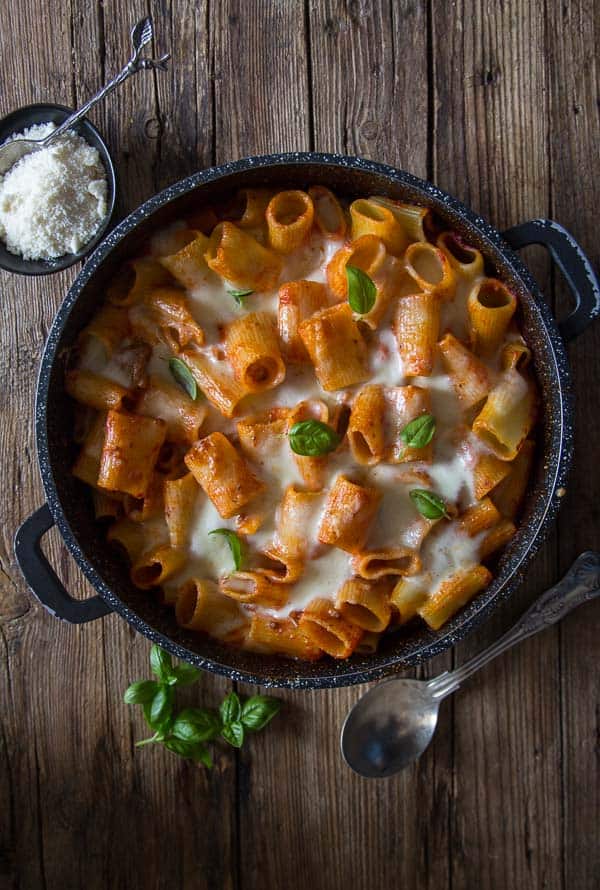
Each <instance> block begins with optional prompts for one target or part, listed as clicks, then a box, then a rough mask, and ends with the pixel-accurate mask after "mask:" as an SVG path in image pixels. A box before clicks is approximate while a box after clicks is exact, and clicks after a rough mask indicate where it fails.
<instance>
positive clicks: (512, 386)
mask: <svg viewBox="0 0 600 890" xmlns="http://www.w3.org/2000/svg"><path fill="white" fill-rule="evenodd" d="M535 415H536V403H535V390H534V387H533V385H532V383H531V381H530V380H526V379H525V378H524V377H523V376H522V375H521V374H519V372H518V371H514V370H509V371H505V372H504V374H503V375H502V376H501V377H500V379H499V381H498V383H497V384H496V386H495V387H494V388H493V389H492V390H491V392H490V393H489V395H488V397H487V400H486V402H485V405H484V406H483V408H482V410H481V412H480V414H478V416H477V417H476V418H475V420H474V421H473V432H474V433H475V434H476V435H477V436H479V438H480V439H481V440H482V441H483V442H484V443H485V444H486V445H487V446H488V448H490V450H491V451H493V452H494V454H495V455H496V456H497V457H499V458H500V459H501V460H513V459H514V458H515V457H516V456H517V454H518V452H519V448H520V447H521V444H522V443H523V442H524V441H525V439H526V438H527V435H528V433H529V431H530V430H531V428H532V426H533V424H534V422H535Z"/></svg>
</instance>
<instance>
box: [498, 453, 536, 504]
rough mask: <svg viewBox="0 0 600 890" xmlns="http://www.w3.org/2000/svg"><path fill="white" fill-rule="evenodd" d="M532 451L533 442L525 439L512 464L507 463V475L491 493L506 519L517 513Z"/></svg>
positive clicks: (530, 462) (527, 476)
mask: <svg viewBox="0 0 600 890" xmlns="http://www.w3.org/2000/svg"><path fill="white" fill-rule="evenodd" d="M534 453H535V442H534V441H533V439H526V440H525V442H523V444H522V446H521V448H520V450H519V453H518V454H517V456H516V458H515V459H514V461H513V462H512V464H507V466H508V468H509V470H510V472H509V474H508V476H507V477H506V479H503V480H502V482H501V483H500V484H499V485H498V487H497V488H496V489H495V490H494V491H493V493H492V500H493V501H494V503H495V504H496V506H497V507H498V509H499V510H500V512H501V513H502V515H503V516H506V517H507V518H508V519H515V518H516V517H517V515H518V513H519V508H520V506H521V502H522V501H523V497H524V495H525V490H526V488H527V483H528V482H529V477H530V475H531V467H532V464H533V456H534Z"/></svg>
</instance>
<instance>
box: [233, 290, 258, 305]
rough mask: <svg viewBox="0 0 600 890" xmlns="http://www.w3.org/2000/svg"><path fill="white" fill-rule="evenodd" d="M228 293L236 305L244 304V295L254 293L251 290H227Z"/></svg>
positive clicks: (247, 295)
mask: <svg viewBox="0 0 600 890" xmlns="http://www.w3.org/2000/svg"><path fill="white" fill-rule="evenodd" d="M227 293H228V294H230V295H231V296H232V297H233V299H234V300H235V302H236V303H237V304H238V306H243V305H244V297H249V296H250V295H251V294H253V293H254V291H253V290H228V291H227Z"/></svg>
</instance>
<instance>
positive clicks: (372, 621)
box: [335, 578, 392, 633]
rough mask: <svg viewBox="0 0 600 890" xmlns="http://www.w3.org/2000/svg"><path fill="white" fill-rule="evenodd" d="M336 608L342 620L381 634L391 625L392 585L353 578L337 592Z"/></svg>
mask: <svg viewBox="0 0 600 890" xmlns="http://www.w3.org/2000/svg"><path fill="white" fill-rule="evenodd" d="M335 607H336V609H338V610H339V612H340V614H341V616H342V618H345V619H346V621H349V622H350V623H351V624H356V625H357V627H361V628H362V629H363V630H368V631H374V632H375V633H379V632H380V631H382V630H385V629H386V627H387V626H388V624H389V623H390V618H391V616H392V609H391V606H390V585H389V584H388V583H386V582H381V581H379V582H375V583H374V582H372V581H364V580H362V579H360V578H351V579H350V580H349V581H346V582H345V583H344V584H342V586H341V587H340V589H339V590H338V592H337V596H336V598H335Z"/></svg>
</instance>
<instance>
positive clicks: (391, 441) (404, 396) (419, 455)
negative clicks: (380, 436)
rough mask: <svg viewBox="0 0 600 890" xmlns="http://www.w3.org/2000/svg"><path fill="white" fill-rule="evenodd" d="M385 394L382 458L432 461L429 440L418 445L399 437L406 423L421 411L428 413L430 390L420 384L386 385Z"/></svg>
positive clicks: (405, 460)
mask: <svg viewBox="0 0 600 890" xmlns="http://www.w3.org/2000/svg"><path fill="white" fill-rule="evenodd" d="M383 398H384V404H385V409H384V414H383V418H384V460H385V461H386V462H387V463H392V464H401V463H406V462H407V461H414V460H418V461H422V462H424V463H431V461H432V458H433V444H432V442H429V443H428V444H427V445H423V446H422V447H421V448H416V447H414V446H412V445H407V444H406V442H405V441H404V439H403V438H402V433H403V431H404V429H405V427H407V426H408V424H409V423H411V421H413V420H416V419H417V417H420V416H421V415H422V414H430V413H431V396H430V394H429V390H427V389H424V388H423V387H421V386H412V385H409V386H386V387H384V389H383Z"/></svg>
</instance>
